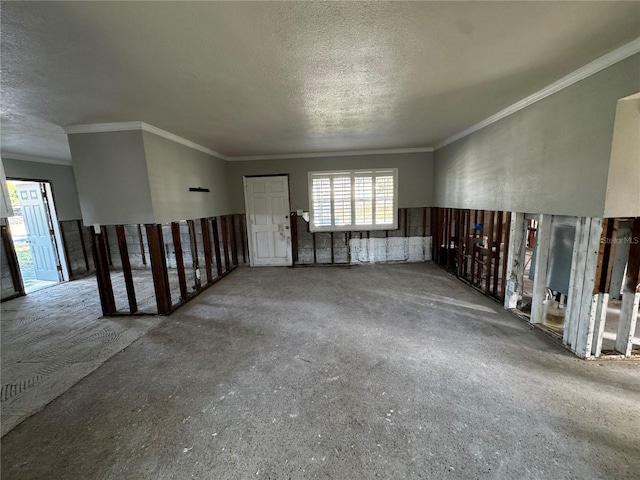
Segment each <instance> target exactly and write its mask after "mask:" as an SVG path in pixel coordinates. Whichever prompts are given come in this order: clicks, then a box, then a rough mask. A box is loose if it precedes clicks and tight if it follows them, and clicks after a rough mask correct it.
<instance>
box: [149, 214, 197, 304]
mask: <svg viewBox="0 0 640 480" xmlns="http://www.w3.org/2000/svg"><path fill="white" fill-rule="evenodd" d="M187 226H188V227H189V244H190V246H191V262H192V264H193V274H194V280H195V282H194V283H195V285H196V291H198V290H200V289H201V288H202V282H201V280H200V275H197V274H196V272H198V271H199V270H200V258H199V257H198V237H197V235H196V224H195V222H194V221H193V220H187ZM148 240H149V232H148V231H147V241H148ZM149 250H151V247H149ZM149 256H151V253H149Z"/></svg>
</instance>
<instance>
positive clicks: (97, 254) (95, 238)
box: [90, 227, 117, 316]
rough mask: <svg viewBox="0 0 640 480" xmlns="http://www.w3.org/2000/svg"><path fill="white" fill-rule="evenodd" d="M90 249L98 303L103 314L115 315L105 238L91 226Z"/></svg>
mask: <svg viewBox="0 0 640 480" xmlns="http://www.w3.org/2000/svg"><path fill="white" fill-rule="evenodd" d="M90 231H91V250H92V251H93V258H94V260H95V263H96V280H97V282H98V294H99V295H100V305H101V306H102V314H103V315H104V316H110V315H115V314H116V313H117V311H116V301H115V299H114V298H113V286H112V285H111V275H110V273H109V259H108V258H107V249H106V247H105V239H104V236H103V234H102V233H96V231H95V228H94V227H91V228H90Z"/></svg>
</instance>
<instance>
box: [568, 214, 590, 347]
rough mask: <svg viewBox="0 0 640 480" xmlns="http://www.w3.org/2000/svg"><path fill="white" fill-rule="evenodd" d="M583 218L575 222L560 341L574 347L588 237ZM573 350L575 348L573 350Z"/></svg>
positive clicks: (585, 220)
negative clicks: (565, 307) (567, 290)
mask: <svg viewBox="0 0 640 480" xmlns="http://www.w3.org/2000/svg"><path fill="white" fill-rule="evenodd" d="M586 222H587V219H586V218H585V217H581V218H578V219H577V221H576V235H575V239H574V242H573V254H572V256H571V273H570V276H569V295H568V296H567V310H566V315H565V322H564V333H563V337H562V340H563V342H564V343H565V345H568V346H569V347H575V344H576V338H577V335H578V322H579V314H580V307H579V305H580V297H581V295H582V286H583V284H584V268H585V260H586V252H587V246H588V236H587V235H586V228H587V227H586ZM574 350H575V348H574Z"/></svg>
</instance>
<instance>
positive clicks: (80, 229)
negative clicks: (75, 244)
mask: <svg viewBox="0 0 640 480" xmlns="http://www.w3.org/2000/svg"><path fill="white" fill-rule="evenodd" d="M76 222H78V234H79V235H80V244H81V245H82V256H83V257H84V265H85V267H87V272H88V271H89V270H91V268H90V267H89V256H88V255H87V246H86V245H85V243H84V231H83V230H84V228H85V227H84V225H83V224H82V220H76Z"/></svg>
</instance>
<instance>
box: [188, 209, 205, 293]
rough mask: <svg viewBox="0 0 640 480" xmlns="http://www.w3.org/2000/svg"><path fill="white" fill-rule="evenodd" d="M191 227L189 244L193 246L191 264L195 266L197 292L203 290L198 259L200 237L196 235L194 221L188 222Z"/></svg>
mask: <svg viewBox="0 0 640 480" xmlns="http://www.w3.org/2000/svg"><path fill="white" fill-rule="evenodd" d="M187 225H188V226H189V244H190V245H191V262H192V264H193V275H194V279H195V282H194V283H195V285H196V291H199V290H200V289H201V288H202V282H201V280H200V259H199V258H198V237H197V235H196V224H195V222H194V221H193V220H187Z"/></svg>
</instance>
